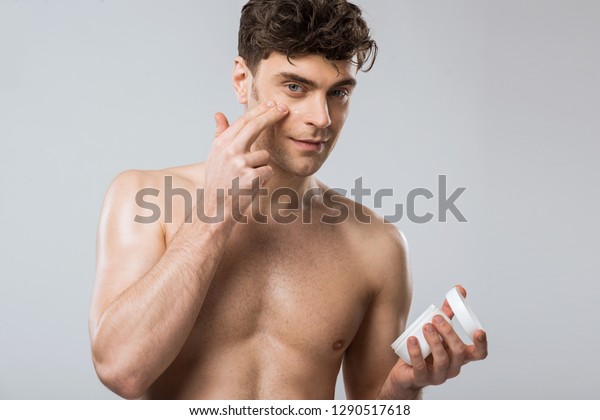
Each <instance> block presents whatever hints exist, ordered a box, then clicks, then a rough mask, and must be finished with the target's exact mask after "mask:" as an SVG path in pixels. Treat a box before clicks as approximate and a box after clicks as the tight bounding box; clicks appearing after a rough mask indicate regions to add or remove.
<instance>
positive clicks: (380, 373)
mask: <svg viewBox="0 0 600 420" xmlns="http://www.w3.org/2000/svg"><path fill="white" fill-rule="evenodd" d="M388 227H389V228H392V229H394V230H395V228H393V226H390V225H388ZM388 232H389V230H388ZM396 232H397V231H396ZM384 236H385V238H383V240H382V241H381V242H380V246H377V247H376V248H377V249H374V254H373V256H372V259H371V261H372V264H370V265H371V266H372V273H373V274H374V277H372V279H373V281H375V285H376V287H377V288H378V289H377V291H376V293H375V295H374V297H373V299H372V301H371V305H370V306H369V310H368V311H367V314H366V315H365V318H364V319H363V323H362V324H361V327H360V328H359V331H358V333H357V335H356V336H355V339H354V340H353V342H352V344H351V345H350V347H349V348H348V350H347V351H346V354H345V357H344V365H343V368H344V382H345V387H346V395H347V397H348V398H349V399H398V400H404V399H416V398H420V397H421V390H422V389H423V388H424V387H425V386H428V385H439V384H442V383H444V382H445V381H446V380H447V379H449V378H453V377H455V376H457V375H458V374H459V373H460V369H461V367H462V366H463V365H464V364H466V363H468V362H470V361H475V360H482V359H484V358H485V357H486V356H487V338H486V335H485V332H484V331H482V330H479V331H477V332H476V333H475V335H474V337H473V340H474V344H473V345H465V344H464V343H463V342H462V340H461V339H460V338H459V337H458V335H457V334H456V332H455V331H454V329H453V328H452V325H451V324H449V323H448V322H446V321H445V320H444V319H443V318H442V317H440V316H438V317H434V322H433V323H431V324H427V325H426V326H425V328H424V335H425V338H426V340H427V342H428V343H429V345H430V347H431V355H430V356H428V357H427V358H425V359H424V358H423V357H422V356H421V351H420V347H419V345H418V341H417V340H416V339H415V338H414V337H413V338H411V339H409V343H408V351H409V354H410V356H411V363H412V366H411V365H409V364H407V363H405V362H404V361H403V360H402V359H400V358H398V356H397V355H396V354H395V353H394V351H393V350H392V348H391V347H390V345H391V343H392V342H393V341H394V340H395V339H396V338H398V336H399V335H400V334H401V332H402V331H403V330H404V329H405V327H406V319H407V316H408V312H409V309H410V302H411V299H412V285H411V279H410V269H409V263H408V252H407V246H406V241H405V239H404V237H403V236H402V235H401V234H400V233H399V232H397V233H396V234H395V235H389V234H386V235H384ZM390 238H391V239H390ZM459 290H460V291H461V293H462V294H463V295H466V291H465V290H464V289H463V288H462V287H459ZM442 310H443V311H444V312H445V313H446V314H447V315H448V316H449V317H452V316H453V313H452V310H451V309H450V307H449V306H448V304H447V302H444V305H443V307H442ZM437 321H441V322H437ZM440 336H441V337H442V338H443V341H442V340H441V339H440Z"/></svg>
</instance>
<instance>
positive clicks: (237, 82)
mask: <svg viewBox="0 0 600 420" xmlns="http://www.w3.org/2000/svg"><path fill="white" fill-rule="evenodd" d="M233 89H234V90H235V96H237V100H238V102H239V103H240V104H243V105H247V104H248V95H249V94H250V93H251V92H250V90H251V89H252V72H250V69H249V68H248V66H247V65H246V60H244V59H243V58H242V57H239V56H238V57H236V58H235V61H234V64H233Z"/></svg>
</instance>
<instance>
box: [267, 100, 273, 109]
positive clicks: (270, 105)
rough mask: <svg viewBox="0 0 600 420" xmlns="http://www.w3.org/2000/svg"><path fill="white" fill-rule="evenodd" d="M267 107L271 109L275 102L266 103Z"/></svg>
mask: <svg viewBox="0 0 600 420" xmlns="http://www.w3.org/2000/svg"><path fill="white" fill-rule="evenodd" d="M267 106H268V107H269V108H273V107H274V106H275V102H273V101H267Z"/></svg>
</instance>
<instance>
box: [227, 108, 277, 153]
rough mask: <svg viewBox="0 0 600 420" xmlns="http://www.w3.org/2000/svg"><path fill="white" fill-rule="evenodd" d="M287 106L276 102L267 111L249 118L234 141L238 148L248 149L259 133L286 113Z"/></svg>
mask: <svg viewBox="0 0 600 420" xmlns="http://www.w3.org/2000/svg"><path fill="white" fill-rule="evenodd" d="M287 112H288V107H287V106H285V105H284V104H278V105H277V106H274V107H272V108H270V109H269V110H268V111H267V112H264V113H262V114H259V115H258V116H256V117H254V118H252V119H250V120H249V121H248V122H247V123H246V125H244V127H243V128H242V129H241V130H240V132H239V133H238V135H237V136H236V138H235V140H234V142H235V144H236V145H237V147H239V148H240V149H243V150H249V149H250V146H251V145H252V143H254V141H255V140H256V139H257V138H258V136H259V135H260V133H262V132H263V130H264V129H265V128H267V127H268V126H270V125H273V124H275V123H276V122H277V121H279V120H281V119H282V118H283V117H284V116H286V115H287Z"/></svg>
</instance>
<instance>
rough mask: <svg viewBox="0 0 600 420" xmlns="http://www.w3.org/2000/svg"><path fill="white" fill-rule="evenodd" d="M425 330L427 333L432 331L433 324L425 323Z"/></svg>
mask: <svg viewBox="0 0 600 420" xmlns="http://www.w3.org/2000/svg"><path fill="white" fill-rule="evenodd" d="M424 328H425V332H428V333H429V334H431V333H432V332H433V331H434V328H433V325H431V324H425V327H424Z"/></svg>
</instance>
